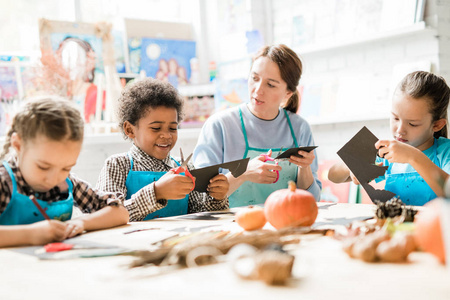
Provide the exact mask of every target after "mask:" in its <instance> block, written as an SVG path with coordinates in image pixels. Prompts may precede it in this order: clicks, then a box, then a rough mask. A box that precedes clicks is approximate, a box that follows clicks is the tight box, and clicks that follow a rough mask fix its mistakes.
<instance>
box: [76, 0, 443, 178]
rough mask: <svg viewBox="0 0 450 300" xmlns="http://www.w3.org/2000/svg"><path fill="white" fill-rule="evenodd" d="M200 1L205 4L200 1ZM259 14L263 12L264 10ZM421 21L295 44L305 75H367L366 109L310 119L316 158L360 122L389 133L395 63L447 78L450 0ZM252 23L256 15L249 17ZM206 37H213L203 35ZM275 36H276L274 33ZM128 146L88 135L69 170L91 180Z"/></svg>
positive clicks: (189, 136) (434, 0) (187, 145)
mask: <svg viewBox="0 0 450 300" xmlns="http://www.w3.org/2000/svg"><path fill="white" fill-rule="evenodd" d="M280 1H281V2H282V1H284V0H280ZM280 1H278V0H277V1H274V2H273V3H275V4H277V5H278V6H277V7H278V8H279V9H278V11H277V13H276V14H274V15H273V16H272V17H273V20H271V22H273V24H274V30H273V31H274V32H275V33H276V32H278V31H279V30H278V31H277V29H276V28H277V27H276V24H277V22H281V21H283V20H278V21H277V19H276V18H277V17H276V16H277V15H278V16H281V17H283V16H284V17H286V15H287V12H288V11H289V10H290V9H291V8H292V5H291V6H289V5H284V6H283V5H281V3H280ZM203 3H204V5H205V2H203ZM264 3H266V2H264ZM209 5H211V3H210V4H209ZM283 7H284V9H285V10H286V13H285V14H283V12H282V11H281V12H280V11H279V10H280V9H282V8H283ZM208 11H209V12H210V10H208ZM261 15H262V16H263V17H264V14H262V13H261ZM253 17H255V14H253ZM207 20H208V22H213V21H214V18H213V16H211V15H210V16H209V17H208V18H207ZM425 21H426V23H427V28H428V27H432V28H431V29H418V30H412V32H407V31H405V32H401V31H400V33H398V34H392V35H390V36H389V35H388V36H385V37H379V38H375V39H370V38H368V39H367V40H364V39H360V42H352V43H349V44H348V45H346V44H345V43H341V44H340V45H339V44H330V45H332V47H331V48H330V49H327V47H318V48H316V49H315V50H314V49H313V48H309V50H308V48H306V50H307V51H301V50H302V49H297V50H298V52H299V54H300V56H301V57H302V60H303V62H304V76H303V78H304V79H305V80H307V79H310V78H320V77H328V78H337V79H341V78H342V77H343V76H348V75H349V74H351V75H353V76H370V78H371V86H370V90H369V91H367V92H366V93H361V95H360V101H361V103H362V106H363V108H364V110H365V111H364V114H363V113H361V116H360V117H358V116H347V117H345V116H344V117H342V116H339V115H338V116H333V117H326V118H322V119H320V120H316V121H312V122H311V127H312V130H313V134H314V138H315V142H316V145H318V146H319V148H317V153H318V157H319V159H320V160H325V159H326V160H329V159H338V156H337V155H336V152H337V151H338V150H339V149H340V148H341V147H342V146H343V145H344V144H345V143H346V142H347V141H348V140H349V139H350V138H351V137H352V136H353V135H354V134H355V133H356V132H358V131H359V130H360V129H361V128H362V127H363V126H367V127H368V128H369V129H370V130H371V131H372V132H373V133H374V134H375V135H376V136H377V137H379V138H390V136H391V135H390V133H389V121H388V118H389V100H390V97H391V90H390V88H391V86H392V82H391V81H392V80H393V69H394V66H396V65H397V66H398V65H399V64H402V63H411V62H415V61H424V60H425V61H430V62H431V64H432V70H433V71H435V72H438V73H440V74H442V75H443V76H444V77H445V78H446V79H447V82H450V1H444V0H428V1H427V9H426V14H425ZM253 23H258V21H257V20H253ZM260 23H261V22H260ZM208 28H209V29H212V28H214V26H213V25H211V26H209V27H208ZM211 33H212V32H208V34H206V36H210V34H211ZM216 38H218V37H217V36H216ZM210 42H212V40H208V41H207V43H210ZM274 42H277V40H276V36H275V39H274ZM333 45H334V46H333ZM211 49H213V50H211ZM214 49H215V50H214ZM216 50H217V47H216V45H212V47H209V51H216ZM207 57H209V58H211V59H214V58H215V57H216V53H209V55H207ZM373 93H376V95H377V97H378V98H376V99H378V100H376V101H375V102H371V103H366V102H364V101H365V100H366V99H367V98H368V97H369V96H372V94H373ZM380 103H381V104H382V105H384V106H385V107H383V109H385V111H386V114H385V115H384V116H380V114H373V116H371V114H372V112H374V111H379V107H377V105H380ZM198 134H199V130H198V129H182V130H180V131H179V140H178V143H177V145H176V146H175V148H174V151H173V155H178V149H179V147H180V146H181V147H183V152H184V153H185V154H186V153H190V152H192V151H193V149H194V147H195V144H196V141H197V138H198ZM129 146H130V143H129V142H126V141H124V140H123V138H122V137H121V135H120V134H116V135H110V136H88V137H86V140H85V143H84V146H83V150H82V153H81V155H80V158H79V160H78V164H77V166H76V167H75V168H74V171H75V172H76V173H77V174H78V175H79V176H80V177H81V178H83V179H86V180H88V181H90V182H91V183H93V184H95V182H96V180H97V178H98V174H99V172H100V169H101V167H102V165H103V162H104V160H105V159H106V158H107V157H108V156H110V155H112V154H114V153H119V152H124V151H127V150H128V148H129Z"/></svg>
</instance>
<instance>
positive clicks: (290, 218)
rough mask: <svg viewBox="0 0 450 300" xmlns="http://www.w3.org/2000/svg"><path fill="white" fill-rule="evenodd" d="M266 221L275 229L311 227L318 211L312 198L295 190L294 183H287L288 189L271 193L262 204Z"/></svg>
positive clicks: (303, 191)
mask: <svg viewBox="0 0 450 300" xmlns="http://www.w3.org/2000/svg"><path fill="white" fill-rule="evenodd" d="M264 213H265V215H266V219H267V221H268V222H269V223H270V224H272V226H273V227H275V228H276V229H281V228H284V227H289V226H311V225H312V224H314V222H315V220H316V218H317V214H318V213H319V209H318V207H317V203H316V200H315V199H314V196H313V195H312V194H311V193H310V192H308V191H305V190H301V189H297V186H296V184H295V182H293V181H289V188H287V189H282V190H278V191H275V192H273V193H272V194H270V195H269V197H268V198H267V200H266V202H265V204H264Z"/></svg>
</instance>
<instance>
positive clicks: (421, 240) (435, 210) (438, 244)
mask: <svg viewBox="0 0 450 300" xmlns="http://www.w3.org/2000/svg"><path fill="white" fill-rule="evenodd" d="M443 201H444V200H442V199H435V200H432V201H430V202H428V203H427V204H425V205H424V207H425V210H423V211H419V213H418V214H417V216H416V217H415V218H414V225H415V226H414V227H415V229H414V240H415V242H416V245H417V246H418V247H419V248H420V249H422V250H423V251H426V252H429V253H431V254H433V255H435V256H436V257H437V258H438V259H439V261H440V262H441V263H443V264H445V249H444V240H443V237H442V222H441V220H440V215H441V210H442V206H443V205H444V203H443Z"/></svg>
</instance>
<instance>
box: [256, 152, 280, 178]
mask: <svg viewBox="0 0 450 300" xmlns="http://www.w3.org/2000/svg"><path fill="white" fill-rule="evenodd" d="M259 156H262V157H263V158H264V160H263V162H266V161H274V162H275V164H276V165H278V161H277V160H276V159H275V158H273V157H270V155H268V154H260V155H259ZM275 172H276V173H277V179H275V181H274V182H273V183H275V182H277V181H278V179H279V178H280V172H278V170H276V171H275Z"/></svg>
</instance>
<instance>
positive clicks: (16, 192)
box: [0, 98, 129, 247]
mask: <svg viewBox="0 0 450 300" xmlns="http://www.w3.org/2000/svg"><path fill="white" fill-rule="evenodd" d="M83 130H84V123H83V119H82V118H81V115H80V113H79V111H78V110H77V109H76V108H75V107H73V106H72V105H71V104H70V102H68V101H67V100H63V99H50V98H46V99H41V100H38V101H33V102H28V103H27V104H26V106H25V107H24V109H23V110H21V111H20V112H18V113H17V114H16V116H15V117H14V119H13V122H12V125H11V129H10V130H9V132H8V134H7V136H6V142H5V145H4V150H3V153H2V155H1V157H2V158H4V157H5V155H6V154H8V152H9V149H10V147H12V148H13V149H14V150H15V151H14V153H13V154H12V155H10V156H9V158H8V159H6V160H4V161H3V165H1V166H0V247H7V246H20V245H30V244H31V245H39V244H46V243H49V242H54V241H62V240H64V239H67V238H71V237H74V236H76V235H78V234H81V233H83V232H84V231H91V230H97V229H104V228H109V227H113V226H118V225H122V224H126V223H127V222H128V218H129V217H128V212H127V210H126V209H125V207H124V206H123V204H122V202H123V201H122V200H123V199H120V198H118V197H116V196H115V195H113V194H106V193H98V192H96V191H95V190H93V189H92V188H91V187H90V186H89V185H88V184H87V183H86V182H84V181H82V180H80V179H77V178H76V177H75V176H73V175H72V174H69V172H70V170H71V168H72V167H73V166H74V165H75V163H76V161H77V158H78V155H79V154H80V151H81V145H82V142H83ZM74 205H76V206H77V207H79V208H80V209H81V210H82V211H83V212H86V213H88V212H92V214H86V215H83V216H81V217H79V218H76V219H71V216H72V208H73V206H74ZM44 217H45V219H47V220H44Z"/></svg>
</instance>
